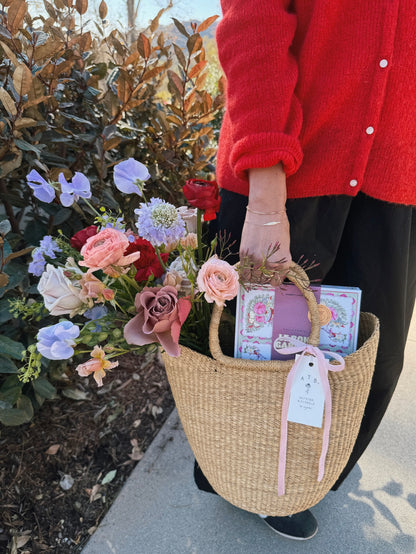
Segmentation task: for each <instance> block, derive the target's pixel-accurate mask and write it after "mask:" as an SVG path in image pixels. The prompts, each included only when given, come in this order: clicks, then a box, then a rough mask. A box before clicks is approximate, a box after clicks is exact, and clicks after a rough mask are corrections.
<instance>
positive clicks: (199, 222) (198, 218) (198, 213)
mask: <svg viewBox="0 0 416 554" xmlns="http://www.w3.org/2000/svg"><path fill="white" fill-rule="evenodd" d="M196 236H197V240H198V262H199V263H202V210H200V209H199V208H197V210H196Z"/></svg>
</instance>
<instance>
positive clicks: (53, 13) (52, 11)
mask: <svg viewBox="0 0 416 554" xmlns="http://www.w3.org/2000/svg"><path fill="white" fill-rule="evenodd" d="M43 4H44V6H45V10H46V11H47V13H48V15H49V17H52V18H53V19H56V10H55V8H54V7H53V6H52V4H51V3H50V2H48V1H47V0H43Z"/></svg>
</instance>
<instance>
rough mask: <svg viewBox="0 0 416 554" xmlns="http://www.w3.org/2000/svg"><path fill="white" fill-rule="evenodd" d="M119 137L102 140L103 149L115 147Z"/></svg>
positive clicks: (118, 142) (119, 139) (119, 140)
mask: <svg viewBox="0 0 416 554" xmlns="http://www.w3.org/2000/svg"><path fill="white" fill-rule="evenodd" d="M120 142H121V138H120V137H113V138H110V139H108V140H106V141H104V146H103V148H104V150H105V151H107V150H112V149H113V148H117V146H118V145H119V144H120Z"/></svg>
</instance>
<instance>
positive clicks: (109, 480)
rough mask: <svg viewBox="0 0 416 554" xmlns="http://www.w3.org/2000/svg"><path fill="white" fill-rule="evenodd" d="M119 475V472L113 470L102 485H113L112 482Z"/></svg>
mask: <svg viewBox="0 0 416 554" xmlns="http://www.w3.org/2000/svg"><path fill="white" fill-rule="evenodd" d="M116 474H117V470H116V469H113V470H112V471H109V472H108V473H107V474H106V475H105V477H104V479H103V480H102V481H101V484H102V485H107V483H111V481H112V480H113V479H114V477H115V476H116Z"/></svg>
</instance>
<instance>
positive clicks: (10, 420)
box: [0, 408, 29, 427]
mask: <svg viewBox="0 0 416 554" xmlns="http://www.w3.org/2000/svg"><path fill="white" fill-rule="evenodd" d="M28 421H29V420H28V419H27V413H26V412H25V410H19V409H17V408H5V409H0V422H1V423H2V424H3V425H6V426H9V427H14V426H16V425H22V424H23V423H27V422H28Z"/></svg>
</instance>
